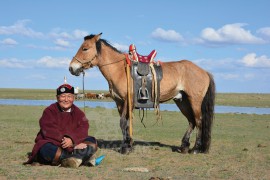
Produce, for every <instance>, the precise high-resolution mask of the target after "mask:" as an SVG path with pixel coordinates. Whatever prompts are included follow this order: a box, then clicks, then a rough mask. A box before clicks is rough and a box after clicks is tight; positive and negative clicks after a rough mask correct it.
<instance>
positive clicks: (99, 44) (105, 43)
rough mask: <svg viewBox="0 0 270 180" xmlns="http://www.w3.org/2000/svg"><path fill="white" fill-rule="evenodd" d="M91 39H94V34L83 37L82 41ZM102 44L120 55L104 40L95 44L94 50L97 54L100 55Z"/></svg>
mask: <svg viewBox="0 0 270 180" xmlns="http://www.w3.org/2000/svg"><path fill="white" fill-rule="evenodd" d="M93 37H95V35H94V34H90V35H88V36H85V37H84V40H87V39H92V38H93ZM102 43H103V44H104V45H106V46H108V47H110V48H111V49H112V50H114V51H115V52H118V53H122V52H121V51H119V50H118V49H116V48H115V47H113V46H112V45H111V44H110V43H108V41H106V40H105V39H99V40H98V41H97V42H96V49H97V53H98V54H101V44H102Z"/></svg>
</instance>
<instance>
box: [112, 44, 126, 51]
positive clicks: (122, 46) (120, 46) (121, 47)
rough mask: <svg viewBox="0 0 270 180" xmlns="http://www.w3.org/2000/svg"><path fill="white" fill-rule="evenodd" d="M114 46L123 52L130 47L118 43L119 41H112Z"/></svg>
mask: <svg viewBox="0 0 270 180" xmlns="http://www.w3.org/2000/svg"><path fill="white" fill-rule="evenodd" d="M112 46H113V47H115V48H116V49H118V50H119V51H122V52H128V48H129V46H128V45H125V44H118V43H112Z"/></svg>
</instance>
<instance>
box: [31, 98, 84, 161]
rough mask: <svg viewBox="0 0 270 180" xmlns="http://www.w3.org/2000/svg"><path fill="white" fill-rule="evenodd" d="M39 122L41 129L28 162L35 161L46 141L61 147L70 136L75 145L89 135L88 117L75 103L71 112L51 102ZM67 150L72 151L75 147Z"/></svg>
mask: <svg viewBox="0 0 270 180" xmlns="http://www.w3.org/2000/svg"><path fill="white" fill-rule="evenodd" d="M39 124H40V131H39V132H38V134H37V137H36V139H35V145H34V147H33V150H32V153H31V155H30V156H29V160H28V161H27V163H32V162H33V160H34V157H35V156H36V154H37V153H38V151H39V149H40V148H41V147H42V146H43V145H44V144H46V143H52V144H54V145H56V146H58V147H61V142H62V139H63V138H64V137H69V138H71V139H72V142H73V145H74V146H75V145H77V144H80V143H82V142H83V141H84V140H85V138H87V136H88V128H89V123H88V119H87V118H86V117H85V114H84V113H83V111H81V110H80V109H79V108H78V107H77V106H76V105H74V104H73V105H72V107H71V112H63V111H62V110H61V108H60V106H59V104H58V103H57V102H56V103H54V104H51V105H50V106H49V107H47V108H46V109H45V110H44V111H43V115H42V116H41V118H40V120H39ZM65 150H67V151H68V152H72V151H73V147H72V148H67V149H65Z"/></svg>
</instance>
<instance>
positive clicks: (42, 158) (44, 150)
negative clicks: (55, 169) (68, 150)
mask: <svg viewBox="0 0 270 180" xmlns="http://www.w3.org/2000/svg"><path fill="white" fill-rule="evenodd" d="M57 149H58V147H57V146H55V145H54V144H52V143H46V144H44V145H43V146H42V147H41V148H40V149H39V152H38V154H37V156H38V157H37V159H38V161H39V162H40V163H42V164H51V163H52V162H53V160H54V158H55V155H56V152H57Z"/></svg>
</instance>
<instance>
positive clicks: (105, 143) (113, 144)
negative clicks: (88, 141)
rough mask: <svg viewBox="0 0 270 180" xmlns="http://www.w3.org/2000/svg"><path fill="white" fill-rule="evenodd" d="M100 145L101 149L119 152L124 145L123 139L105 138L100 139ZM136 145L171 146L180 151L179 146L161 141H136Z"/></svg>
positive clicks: (172, 148)
mask: <svg viewBox="0 0 270 180" xmlns="http://www.w3.org/2000/svg"><path fill="white" fill-rule="evenodd" d="M97 142H98V147H99V148H100V149H111V150H114V151H117V152H120V148H121V146H122V141H121V140H104V139H98V140H97ZM136 146H141V147H165V148H170V149H171V150H172V152H179V146H171V145H167V144H163V143H160V142H147V141H134V143H133V147H134V148H136Z"/></svg>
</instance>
